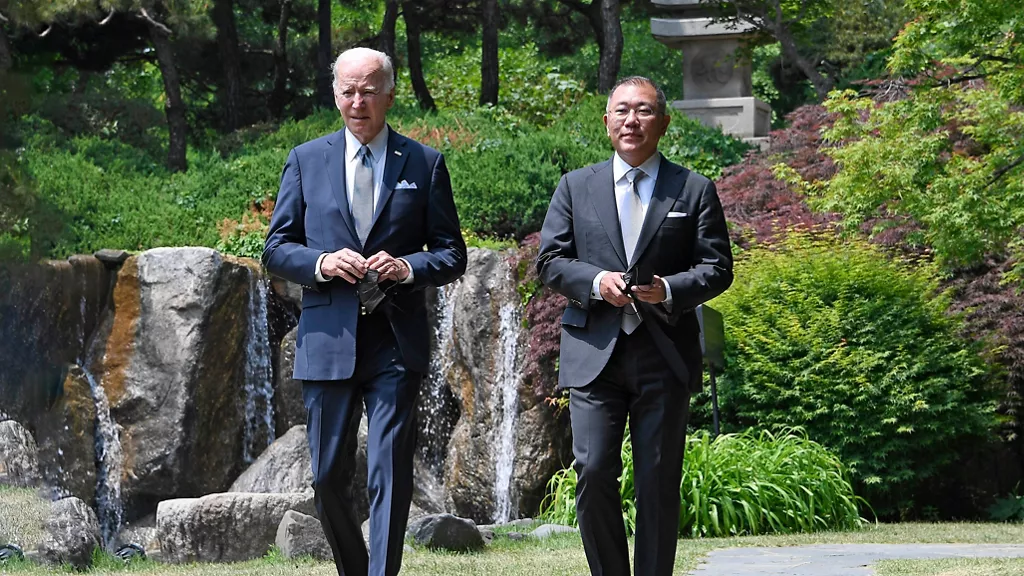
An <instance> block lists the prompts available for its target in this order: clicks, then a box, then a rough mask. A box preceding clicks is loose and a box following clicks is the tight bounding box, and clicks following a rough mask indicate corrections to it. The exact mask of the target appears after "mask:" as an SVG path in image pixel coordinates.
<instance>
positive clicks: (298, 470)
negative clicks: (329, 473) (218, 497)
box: [228, 426, 313, 493]
mask: <svg viewBox="0 0 1024 576" xmlns="http://www.w3.org/2000/svg"><path fill="white" fill-rule="evenodd" d="M310 466H311V465H310V457H309V442H308V441H307V440H306V427H305V426H295V427H294V428H292V429H291V430H289V431H288V433H287V434H285V435H284V436H281V437H280V438H278V439H277V440H276V441H275V442H274V443H273V444H271V445H270V447H269V448H267V449H266V450H264V451H263V454H260V457H259V458H257V459H256V461H255V462H253V463H252V465H250V466H249V468H248V469H246V471H245V472H243V473H242V475H241V476H239V477H238V479H237V480H235V482H234V484H232V485H231V488H230V489H229V490H228V491H229V492H264V493H266V492H311V491H312V490H313V486H312V485H313V470H312V468H311V467H310Z"/></svg>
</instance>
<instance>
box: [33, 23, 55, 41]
mask: <svg viewBox="0 0 1024 576" xmlns="http://www.w3.org/2000/svg"><path fill="white" fill-rule="evenodd" d="M50 32H53V24H47V25H46V30H43V31H42V32H40V33H39V34H36V36H39V37H40V38H46V37H47V36H49V35H50Z"/></svg>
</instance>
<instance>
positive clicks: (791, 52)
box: [772, 30, 832, 102]
mask: <svg viewBox="0 0 1024 576" xmlns="http://www.w3.org/2000/svg"><path fill="white" fill-rule="evenodd" d="M772 32H773V36H775V39H776V40H778V41H779V45H780V46H781V47H782V54H783V55H784V56H785V57H786V58H789V59H790V61H792V62H793V63H794V64H796V67H797V68H799V69H800V71H801V72H803V73H804V76H806V77H807V79H808V80H809V81H810V82H811V86H814V93H815V94H816V95H817V97H818V101H819V102H821V101H824V100H825V98H827V97H828V93H829V92H831V91H832V79H831V78H829V77H828V76H826V75H824V74H822V73H821V72H819V71H818V69H817V67H815V66H814V63H813V62H811V61H810V60H808V59H807V58H805V57H804V56H803V55H801V54H800V50H799V49H798V48H797V45H796V41H795V40H793V38H792V37H791V36H790V35H789V33H788V32H786V31H785V30H773V31H772Z"/></svg>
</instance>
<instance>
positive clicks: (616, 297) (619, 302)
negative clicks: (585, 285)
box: [601, 272, 631, 308]
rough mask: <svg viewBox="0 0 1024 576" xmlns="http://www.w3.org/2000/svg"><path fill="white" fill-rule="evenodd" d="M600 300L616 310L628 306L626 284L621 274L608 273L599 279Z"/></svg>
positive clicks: (628, 298) (628, 299)
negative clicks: (602, 299)
mask: <svg viewBox="0 0 1024 576" xmlns="http://www.w3.org/2000/svg"><path fill="white" fill-rule="evenodd" d="M601 298H604V301H605V302H607V303H609V304H611V305H612V306H615V307H616V308H622V307H623V306H625V305H626V304H629V302H630V300H631V299H630V297H629V294H627V293H626V283H625V282H624V281H623V280H622V272H609V273H607V274H605V275H604V276H603V277H601Z"/></svg>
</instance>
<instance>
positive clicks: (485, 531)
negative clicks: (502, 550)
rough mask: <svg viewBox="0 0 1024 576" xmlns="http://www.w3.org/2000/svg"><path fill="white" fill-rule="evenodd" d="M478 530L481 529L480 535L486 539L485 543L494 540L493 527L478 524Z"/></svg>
mask: <svg viewBox="0 0 1024 576" xmlns="http://www.w3.org/2000/svg"><path fill="white" fill-rule="evenodd" d="M477 530H479V531H480V537H481V538H483V539H484V544H490V543H491V541H493V540H494V530H493V529H491V528H484V527H482V526H477Z"/></svg>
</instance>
